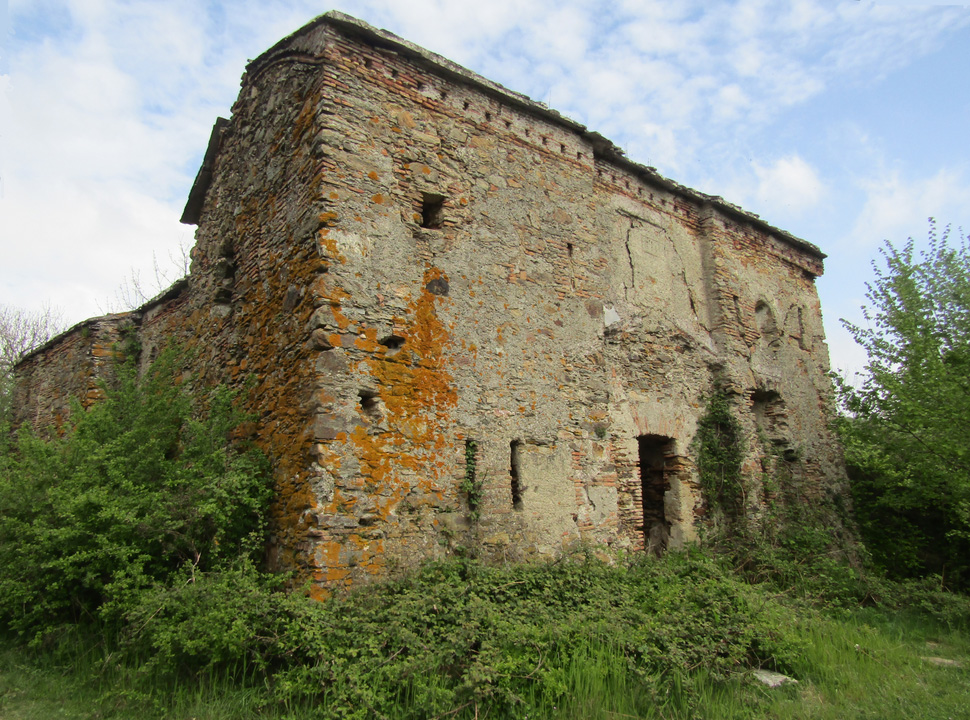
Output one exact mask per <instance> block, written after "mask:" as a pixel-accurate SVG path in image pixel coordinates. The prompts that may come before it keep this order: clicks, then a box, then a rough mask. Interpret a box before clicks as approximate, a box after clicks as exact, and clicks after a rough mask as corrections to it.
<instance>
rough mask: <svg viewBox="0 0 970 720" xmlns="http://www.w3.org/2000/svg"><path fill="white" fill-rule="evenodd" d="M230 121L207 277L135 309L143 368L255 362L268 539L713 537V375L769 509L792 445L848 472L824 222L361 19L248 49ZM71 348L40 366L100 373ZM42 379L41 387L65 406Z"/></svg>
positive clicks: (347, 571) (512, 552) (811, 471)
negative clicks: (754, 211)
mask: <svg viewBox="0 0 970 720" xmlns="http://www.w3.org/2000/svg"><path fill="white" fill-rule="evenodd" d="M213 143H214V144H213V145H212V146H211V147H210V153H207V156H206V166H205V167H204V169H203V170H204V172H200V178H202V177H203V175H204V177H205V182H202V181H201V180H200V181H197V186H198V187H197V188H194V189H193V197H194V198H195V200H194V201H190V205H192V204H193V202H194V203H195V204H196V206H197V212H195V211H193V213H189V209H188V208H187V214H188V215H192V217H191V218H190V219H193V220H197V221H198V224H199V230H198V233H197V244H196V247H195V249H194V250H193V266H192V273H191V276H190V278H189V280H188V283H187V286H186V287H185V288H184V289H183V290H182V291H181V292H179V293H177V294H175V295H173V296H172V297H171V298H168V299H166V300H164V301H162V302H159V303H156V304H155V305H153V306H151V307H146V308H144V309H142V311H141V312H140V313H139V314H138V322H139V323H140V328H141V329H140V333H141V340H142V345H143V348H144V351H143V356H142V357H143V362H147V360H148V359H150V357H151V355H152V353H153V349H154V348H156V347H157V346H158V345H159V344H160V343H161V342H163V341H164V339H166V338H170V337H173V336H174V337H178V338H180V339H181V341H182V342H183V344H185V345H186V346H187V347H188V348H189V349H190V350H191V352H192V353H193V354H192V356H191V357H192V358H193V359H192V364H193V370H194V371H195V373H196V374H197V376H198V377H199V378H200V381H202V382H209V383H211V382H217V381H228V382H230V383H234V384H238V385H240V386H242V385H244V384H245V383H246V382H250V383H253V384H252V385H249V386H247V387H248V388H249V389H248V391H247V392H246V394H245V397H246V402H247V406H248V408H249V409H250V410H251V411H252V412H254V414H255V415H256V416H257V420H256V421H255V422H254V423H253V424H252V428H251V430H252V433H253V437H254V438H255V439H256V441H257V442H258V443H259V444H260V445H261V446H262V447H263V448H264V449H266V451H267V452H268V453H269V455H270V456H271V458H272V459H273V461H274V466H275V477H276V483H277V500H276V503H275V505H274V515H273V518H274V522H273V539H272V543H271V548H270V556H271V559H272V560H273V561H274V562H275V563H276V564H278V565H279V566H283V567H290V568H296V569H298V570H300V571H301V573H302V574H303V575H304V576H306V577H309V578H312V579H313V580H314V581H315V582H316V585H317V587H318V588H321V589H322V588H328V587H333V586H336V585H340V584H346V583H353V582H357V581H360V580H362V579H366V578H367V577H370V576H373V575H378V574H383V573H385V572H388V571H389V570H392V569H393V568H395V567H398V566H408V565H412V564H414V563H415V562H417V561H420V560H422V559H425V558H432V557H437V556H439V555H443V554H447V553H452V552H466V551H469V550H474V551H475V552H477V553H479V554H482V555H485V556H493V557H515V558H518V557H528V556H533V555H539V556H554V555H556V554H558V553H560V552H562V551H563V550H564V549H566V548H568V547H570V546H572V545H574V544H576V543H578V542H580V541H583V540H587V541H590V542H594V543H598V544H607V545H614V546H619V547H629V548H633V549H646V548H648V547H649V548H650V549H653V550H657V551H659V550H662V549H663V548H664V547H669V546H677V545H680V544H683V543H684V542H689V541H691V540H693V539H695V538H696V531H695V518H696V516H697V514H698V512H703V508H701V507H700V505H699V503H700V498H699V494H698V491H697V487H696V472H695V469H694V466H693V459H692V451H691V442H692V440H693V437H694V434H695V432H696V427H697V422H698V419H699V417H700V416H701V414H702V412H703V403H704V398H705V396H706V395H707V394H709V393H710V392H711V391H712V389H713V388H714V385H715V383H719V384H720V385H721V386H724V387H727V388H728V389H729V390H730V391H731V392H732V397H733V402H734V405H735V407H736V410H737V412H738V414H739V416H740V417H741V419H742V422H743V424H744V427H745V429H746V432H747V434H748V436H749V439H750V440H751V442H750V443H749V446H750V452H749V457H748V460H747V464H746V471H747V473H748V476H749V478H750V479H751V485H752V491H751V493H750V495H749V500H750V503H751V507H750V511H751V512H752V513H755V514H756V513H757V512H758V510H759V507H760V504H761V503H762V502H763V501H764V499H765V498H763V497H762V496H761V495H760V494H759V492H760V490H759V488H760V487H761V486H760V484H759V479H760V478H761V476H762V475H763V474H764V473H766V472H769V471H771V472H774V470H775V465H777V464H778V463H779V462H781V461H780V460H779V459H778V458H779V457H782V456H783V455H784V454H785V453H789V454H790V455H798V456H799V457H801V458H802V460H800V461H799V462H797V463H789V465H786V466H785V468H786V471H787V472H789V475H790V476H791V477H794V475H796V474H797V475H798V479H799V483H798V487H799V488H804V492H806V493H808V494H809V495H811V496H814V497H817V496H819V495H820V494H821V493H822V492H824V491H825V489H826V488H827V487H829V486H830V485H831V486H832V487H833V488H835V489H836V490H838V488H839V487H840V483H841V478H842V470H841V468H840V459H839V452H838V447H837V445H836V443H835V440H834V438H833V437H832V435H831V433H830V432H829V430H828V428H827V425H826V412H827V409H828V404H829V401H830V393H831V389H830V387H829V384H828V380H827V377H826V376H825V372H826V370H827V365H826V363H827V350H826V348H825V344H824V339H823V336H822V329H821V316H820V310H819V306H818V300H817V296H816V293H815V288H814V284H813V281H814V278H815V277H816V276H817V275H818V274H820V273H821V270H822V266H821V260H822V256H821V254H820V253H819V252H818V251H817V250H816V249H815V248H813V247H812V246H810V245H808V244H807V243H804V242H803V241H799V240H797V239H795V238H792V237H790V236H788V235H785V234H784V233H782V232H780V231H777V230H774V229H773V228H770V227H768V226H766V225H765V224H764V223H763V222H761V221H759V220H757V219H756V218H754V217H752V216H747V215H744V214H743V213H742V212H740V211H738V210H737V209H736V208H733V207H732V206H729V205H727V204H726V203H723V201H720V200H719V199H716V198H708V197H706V196H703V195H700V194H698V193H695V192H693V191H689V190H687V189H685V188H680V187H679V186H677V185H676V184H674V183H672V182H670V181H668V180H665V179H663V178H661V177H659V176H658V175H656V173H655V172H653V171H652V170H650V169H648V168H642V167H639V166H635V165H633V164H632V163H630V162H629V161H626V160H625V159H623V158H622V157H621V156H620V155H619V154H618V153H617V152H616V151H615V149H614V148H613V147H612V146H611V145H610V144H609V143H608V142H607V141H605V140H604V139H603V138H601V137H599V136H597V135H595V134H594V133H589V132H587V131H585V129H584V128H582V127H581V126H578V125H577V124H576V123H572V122H571V121H568V120H565V119H563V118H560V117H559V116H557V115H555V113H552V112H551V111H548V110H547V109H545V108H543V107H541V106H538V105H536V104H534V103H531V102H529V101H528V100H527V99H524V98H522V97H521V96H516V95H514V94H513V93H509V92H508V91H506V90H504V89H503V88H499V87H498V86H494V85H492V84H491V83H488V81H486V80H484V79H482V78H477V77H475V76H471V75H470V74H468V73H467V71H463V70H461V69H460V68H457V67H456V66H453V65H451V64H450V63H448V62H447V61H445V60H444V59H442V58H437V57H434V56H430V55H429V54H428V53H426V52H424V51H421V50H420V49H418V48H414V47H413V46H409V45H407V44H406V43H404V42H403V41H400V40H399V39H396V38H393V36H388V35H386V34H382V33H380V32H377V31H374V30H373V29H371V28H368V27H366V26H363V25H362V24H360V23H357V22H356V21H352V20H350V19H347V18H345V17H343V16H333V15H331V16H327V17H325V18H323V19H318V21H315V23H313V24H311V25H310V26H307V28H304V29H303V30H301V31H300V32H299V33H296V34H295V35H293V36H291V37H290V38H287V39H285V40H284V41H281V43H279V44H278V45H277V46H275V47H274V48H272V49H271V50H269V51H267V53H265V54H264V55H263V56H261V57H260V58H258V59H257V60H256V61H254V62H253V63H252V64H251V65H250V67H249V68H248V71H247V74H246V76H245V77H244V78H243V86H242V91H241V93H240V96H239V99H238V101H237V102H236V105H235V106H234V107H233V118H232V121H231V122H230V123H229V124H228V125H227V126H225V127H224V128H223V127H222V126H219V127H218V128H217V132H216V133H215V135H214V140H213ZM203 198H204V202H203ZM78 342H79V341H78V339H77V338H75V337H74V336H73V335H69V336H66V337H65V338H64V339H62V341H61V342H60V344H59V345H57V346H56V348H52V352H54V354H55V355H56V354H57V353H60V355H59V357H58V358H57V359H56V360H55V359H52V358H53V356H51V355H47V356H44V357H43V358H39V357H38V358H35V359H31V361H30V362H32V363H34V365H32V366H31V368H33V367H34V366H36V367H37V368H38V370H36V371H35V370H33V369H31V370H30V371H29V372H27V373H26V375H30V376H31V377H34V376H36V377H40V376H41V375H44V374H47V373H48V372H50V373H54V372H66V371H67V369H69V368H72V367H77V368H79V369H80V368H82V366H84V364H85V362H86V361H85V358H84V357H82V356H81V355H78V354H77V352H76V351H74V350H72V349H71V348H72V347H74V346H75V345H76V344H77V343H78ZM58 368H63V369H64V370H60V369H58ZM82 372H86V371H82ZM31 382H32V383H33V384H31V383H27V384H26V385H25V387H26V386H29V388H30V389H29V390H28V393H30V395H29V397H27V396H24V397H25V399H24V401H23V404H24V406H25V407H48V406H51V405H52V403H56V402H57V397H58V395H59V393H61V390H60V389H51V388H50V387H49V386H42V385H40V384H38V383H39V381H37V380H33V381H31ZM76 384H78V383H77V382H75V385H76ZM64 387H65V388H67V387H68V386H67V385H65V386H64ZM70 387H71V388H73V385H71V386H70ZM79 387H80V386H79ZM72 391H73V390H72ZM32 412H34V413H35V415H36V414H37V413H39V412H41V411H39V410H37V411H32ZM43 412H48V411H46V410H45V411H43ZM786 462H787V461H786ZM472 481H474V482H472ZM470 487H472V488H473V492H472V496H471V497H469V493H468V492H467V491H468V490H469V488H470ZM800 491H801V490H800ZM478 495H480V498H479V499H478V500H477V502H476V497H477V496H478Z"/></svg>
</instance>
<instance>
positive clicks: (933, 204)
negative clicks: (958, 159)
mask: <svg viewBox="0 0 970 720" xmlns="http://www.w3.org/2000/svg"><path fill="white" fill-rule="evenodd" d="M862 187H863V189H864V190H865V192H866V196H867V197H866V201H865V204H864V205H863V207H862V210H861V211H860V213H859V215H858V217H857V219H856V221H855V224H854V226H853V228H852V231H851V234H850V235H849V242H850V243H851V244H854V245H856V246H862V247H874V246H876V245H878V244H879V243H881V242H882V241H883V240H889V241H890V242H893V243H899V242H901V241H903V240H905V239H906V238H907V237H910V236H912V237H917V238H918V237H924V236H925V233H926V220H927V218H928V217H936V218H939V219H941V220H948V219H950V218H956V219H959V218H961V217H963V218H965V217H967V208H970V178H968V177H967V176H966V173H964V172H961V171H958V170H954V169H952V168H943V169H941V170H940V171H939V172H937V173H936V174H935V175H933V176H932V177H928V178H904V177H903V176H902V175H901V174H900V173H899V172H898V171H897V172H889V173H886V174H883V175H880V176H878V177H874V178H871V179H869V180H867V181H864V182H863V183H862ZM958 221H959V220H958Z"/></svg>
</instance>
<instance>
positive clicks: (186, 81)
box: [0, 0, 970, 376]
mask: <svg viewBox="0 0 970 720" xmlns="http://www.w3.org/2000/svg"><path fill="white" fill-rule="evenodd" d="M332 9H334V10H341V11H343V12H345V13H348V14H350V15H353V16H354V17H357V18H359V19H361V20H364V21H366V22H368V23H370V24H371V25H374V26H376V27H379V28H385V29H387V30H390V31H392V32H394V33H396V34H398V35H400V36H401V37H403V38H406V39H408V40H410V41H412V42H415V43H417V44H419V45H421V46H423V47H425V48H427V49H429V50H433V51H434V52H437V53H439V54H441V55H444V56H445V57H447V58H449V59H451V60H454V61H455V62H457V63H459V64H461V65H464V66H465V67H467V68H469V69H471V70H473V71H475V72H477V73H479V74H481V75H484V76H485V77H487V78H489V79H491V80H494V81H497V82H499V83H501V84H503V85H505V86H506V87H508V88H510V89H512V90H515V91H518V92H522V93H525V94H526V95H529V96H530V97H532V98H533V99H534V100H538V101H541V102H545V103H546V104H548V105H550V106H551V107H553V108H554V109H556V110H558V111H560V112H561V113H563V114H565V115H567V116H569V117H571V118H573V119H574V120H577V121H579V122H581V123H583V124H584V125H586V126H588V127H589V128H590V130H594V131H597V132H600V133H601V134H603V135H605V136H606V137H608V138H610V139H611V140H612V141H613V142H614V143H616V144H617V145H619V146H620V147H622V148H624V149H625V150H626V152H627V155H628V156H629V157H630V158H631V159H632V160H634V161H636V162H639V163H642V164H645V165H652V166H655V167H656V168H657V169H658V170H659V172H660V173H661V174H663V175H665V176H667V177H669V178H671V179H673V180H675V181H677V182H679V183H682V184H685V185H688V186H690V187H693V188H695V189H697V190H699V191H701V192H704V193H708V194H711V195H720V196H722V197H724V198H725V199H726V200H728V201H730V202H732V203H735V204H738V205H741V206H742V207H743V208H745V209H746V210H748V211H750V212H754V213H757V214H758V215H760V216H761V217H762V218H763V219H764V220H766V221H767V222H769V223H770V224H772V225H775V226H777V227H781V228H783V229H785V230H787V231H789V232H791V233H792V234H794V235H796V236H798V237H801V238H803V239H805V240H808V241H809V242H812V243H814V244H815V245H817V246H818V247H820V248H821V249H822V251H823V252H825V253H826V254H827V255H828V259H827V260H826V271H825V274H824V275H823V276H822V277H821V278H819V279H818V281H817V286H818V290H819V294H820V297H821V301H822V311H823V316H824V319H825V325H826V334H827V336H828V342H829V347H830V351H831V356H832V366H833V368H835V369H837V370H839V371H841V372H843V373H844V374H847V375H849V376H851V375H853V374H854V373H856V372H859V371H860V370H861V369H862V368H863V367H864V364H865V354H864V352H863V351H862V350H861V349H860V348H859V347H858V346H856V345H855V343H854V342H853V340H852V339H851V336H849V334H848V333H847V332H846V331H845V330H844V328H843V327H842V325H841V323H840V319H843V318H844V319H847V320H849V321H851V322H856V323H860V322H863V319H862V313H861V309H860V308H861V306H862V305H863V304H864V303H865V302H866V299H865V292H866V282H867V281H869V280H871V278H872V277H873V274H872V268H871V263H872V262H873V261H874V260H877V259H878V257H879V249H880V247H881V246H882V243H883V242H884V241H886V240H888V241H890V242H892V243H894V244H895V245H897V246H898V245H901V244H902V243H903V242H905V241H906V239H907V238H910V237H912V238H913V239H914V241H915V243H916V246H917V247H921V246H924V245H925V244H926V240H927V237H928V233H929V228H930V226H929V223H928V218H931V217H932V218H935V219H936V221H937V223H938V225H939V227H940V228H943V227H944V226H946V225H952V226H953V228H954V235H956V233H957V232H958V231H957V228H960V227H962V228H963V230H964V231H965V232H964V234H966V233H967V232H970V133H968V131H970V5H964V6H959V5H956V6H943V5H936V4H932V3H927V2H919V1H918V0H908V1H907V0H882V1H881V2H874V1H873V0H846V1H845V2H835V1H832V0H829V1H823V0H787V1H785V2H775V1H773V0H732V1H728V0H606V1H599V0H487V1H475V2H473V1H471V0H333V2H331V3H330V4H329V5H327V4H320V3H318V2H308V1H305V0H288V1H283V0H233V2H227V1H223V0H0V304H3V305H12V306H16V307H20V308H23V309H25V310H27V311H32V312H33V311H39V310H41V309H42V308H44V307H48V306H49V307H51V308H53V309H54V310H55V311H58V312H60V313H61V315H62V316H63V319H64V321H65V322H66V323H68V324H71V323H74V322H78V321H80V320H83V319H85V318H87V317H91V316H95V315H100V314H103V313H104V312H108V311H116V310H119V309H122V308H121V305H122V303H123V302H124V300H125V298H126V295H127V296H131V294H132V293H131V290H132V289H133V287H134V286H135V285H136V284H137V285H140V286H141V287H142V289H143V291H144V292H147V293H148V294H153V293H154V291H155V290H157V289H159V288H158V287H157V285H158V283H159V282H161V283H165V279H166V278H173V279H174V277H176V276H177V275H178V272H179V268H180V266H181V264H182V259H183V257H184V255H185V253H186V252H187V248H189V247H191V244H192V242H193V235H194V231H195V228H194V227H193V226H186V225H181V224H179V222H178V219H179V217H180V216H181V213H182V208H183V206H184V204H185V200H186V198H187V197H188V192H189V188H190V187H191V184H192V180H193V179H194V177H195V173H196V172H197V170H198V168H199V165H200V164H201V161H202V156H203V154H204V152H205V148H206V143H207V141H208V137H209V132H210V130H211V128H212V124H213V122H214V121H215V119H216V117H218V116H222V117H229V113H230V107H231V105H232V102H233V100H234V99H235V97H236V94H237V93H238V90H239V80H240V78H241V76H242V73H243V71H244V69H245V65H246V62H247V60H249V59H252V58H255V57H257V56H258V55H259V54H261V53H262V52H263V51H265V50H266V49H268V48H269V47H270V46H271V45H273V44H274V43H275V42H276V41H278V40H280V39H281V38H283V37H284V36H285V35H287V34H289V33H291V32H293V31H294V30H296V29H298V28H299V27H301V26H302V25H304V24H305V23H307V22H309V21H310V20H311V19H313V18H314V17H315V16H317V15H319V14H321V13H323V12H326V11H327V10H332ZM126 288H127V290H126Z"/></svg>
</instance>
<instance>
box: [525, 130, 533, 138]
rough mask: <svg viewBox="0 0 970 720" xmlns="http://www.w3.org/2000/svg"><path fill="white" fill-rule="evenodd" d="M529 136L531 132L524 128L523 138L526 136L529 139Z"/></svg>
mask: <svg viewBox="0 0 970 720" xmlns="http://www.w3.org/2000/svg"><path fill="white" fill-rule="evenodd" d="M531 134H532V131H531V130H529V128H526V129H525V136H526V137H529V135H531Z"/></svg>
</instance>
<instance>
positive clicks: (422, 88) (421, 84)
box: [417, 82, 426, 92]
mask: <svg viewBox="0 0 970 720" xmlns="http://www.w3.org/2000/svg"><path fill="white" fill-rule="evenodd" d="M425 87H426V86H425V84H424V83H423V82H419V83H418V84H417V89H418V92H424V88H425Z"/></svg>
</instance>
